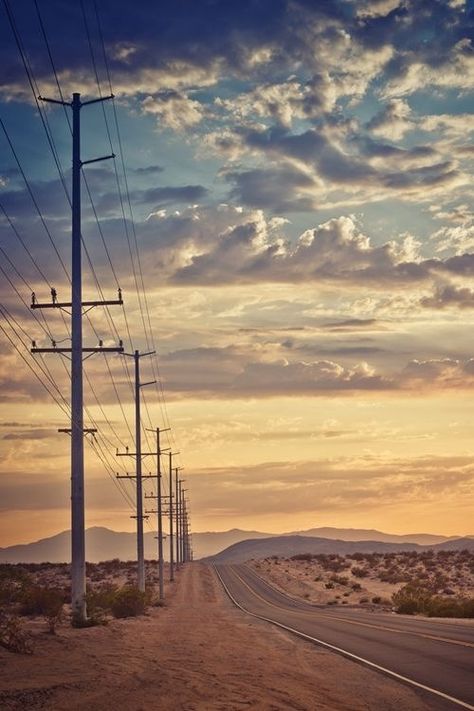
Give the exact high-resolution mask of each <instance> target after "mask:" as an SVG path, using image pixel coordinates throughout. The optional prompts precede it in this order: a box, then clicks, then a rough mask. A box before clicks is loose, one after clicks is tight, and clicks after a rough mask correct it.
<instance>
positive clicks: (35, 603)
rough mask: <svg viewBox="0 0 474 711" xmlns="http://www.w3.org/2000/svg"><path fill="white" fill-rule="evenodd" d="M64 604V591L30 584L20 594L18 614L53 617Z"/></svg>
mask: <svg viewBox="0 0 474 711" xmlns="http://www.w3.org/2000/svg"><path fill="white" fill-rule="evenodd" d="M63 605H64V592H63V591H62V590H58V589H56V588H46V587H41V586H40V585H31V586H29V587H27V588H25V590H24V591H23V593H22V595H21V606H20V614H22V615H44V616H45V617H55V616H57V615H59V614H60V611H61V610H62V607H63Z"/></svg>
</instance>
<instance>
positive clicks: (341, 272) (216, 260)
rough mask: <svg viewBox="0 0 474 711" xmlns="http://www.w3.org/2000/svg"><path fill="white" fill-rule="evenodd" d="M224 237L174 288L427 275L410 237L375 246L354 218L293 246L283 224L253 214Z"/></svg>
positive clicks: (182, 272) (325, 226)
mask: <svg viewBox="0 0 474 711" xmlns="http://www.w3.org/2000/svg"><path fill="white" fill-rule="evenodd" d="M244 219H245V221H240V220H239V223H238V224H235V225H233V226H229V227H228V229H227V230H226V231H225V232H223V233H221V235H220V236H219V239H218V241H217V242H216V243H215V244H214V245H213V247H212V249H211V250H207V251H204V250H203V253H201V254H198V255H197V256H195V257H192V258H191V259H190V263H189V264H188V265H186V266H184V267H182V268H180V269H178V270H177V271H176V272H175V274H174V276H173V277H172V280H173V281H174V282H176V283H192V282H201V283H202V282H206V283H225V282H228V281H229V279H230V280H232V281H234V282H237V283H238V282H244V283H245V282H249V281H254V280H260V281H264V280H269V281H291V282H300V281H313V280H319V281H320V280H329V281H338V280H345V281H347V282H359V283H362V282H365V283H371V284H375V283H380V284H382V283H384V284H386V283H387V280H390V281H393V282H395V283H396V282H400V283H407V282H412V281H420V280H423V279H425V278H427V276H428V270H427V268H426V266H425V265H424V264H423V263H422V262H421V260H420V261H414V260H413V254H412V253H413V247H412V243H411V241H410V239H409V238H407V239H405V240H404V242H402V243H401V244H398V243H395V242H390V243H386V244H384V245H382V246H381V247H373V246H372V245H371V244H370V240H369V238H368V237H367V236H365V235H364V234H363V233H362V232H360V230H359V229H358V227H357V225H356V223H355V222H354V221H353V220H352V219H351V218H350V217H340V218H333V219H331V220H328V221H327V222H325V223H322V224H320V225H319V226H318V227H316V228H313V229H310V230H306V231H305V232H303V234H302V235H301V236H300V237H299V239H298V241H297V243H296V245H295V246H294V247H290V246H289V245H288V244H287V242H286V240H285V239H284V238H283V237H282V236H281V226H282V225H281V223H279V222H272V221H269V222H267V221H266V220H265V218H264V216H263V214H262V213H260V212H257V211H255V212H254V213H251V214H250V215H248V216H247V217H246V218H244Z"/></svg>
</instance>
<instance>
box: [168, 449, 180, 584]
mask: <svg viewBox="0 0 474 711" xmlns="http://www.w3.org/2000/svg"><path fill="white" fill-rule="evenodd" d="M175 454H179V452H169V453H168V464H169V482H170V494H169V516H170V580H171V581H173V580H174V551H173V545H174V543H173V457H174V456H175Z"/></svg>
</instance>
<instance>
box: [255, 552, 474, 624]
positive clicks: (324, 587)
mask: <svg viewBox="0 0 474 711" xmlns="http://www.w3.org/2000/svg"><path fill="white" fill-rule="evenodd" d="M248 565H249V566H250V567H251V568H252V569H253V570H254V571H255V572H256V573H258V574H259V575H260V576H261V577H263V578H265V579H267V580H268V582H270V583H271V584H272V585H273V586H274V587H276V588H277V589H279V590H281V591H282V592H285V593H287V594H289V595H291V596H294V597H297V598H302V599H304V600H307V601H308V602H311V603H315V604H318V605H348V606H351V607H352V606H364V607H372V608H376V609H379V610H380V609H387V610H391V609H393V608H394V607H396V605H394V597H393V596H394V595H395V596H396V594H397V593H398V592H399V591H400V590H401V589H406V586H410V587H411V588H415V589H417V590H421V591H426V593H427V594H428V595H430V596H431V597H434V598H436V600H439V601H440V602H441V603H442V605H443V607H444V608H445V609H446V610H449V609H450V608H451V607H452V603H453V602H456V601H464V602H466V603H467V601H472V600H473V597H474V553H472V552H470V551H439V552H437V553H435V552H431V551H429V552H423V553H416V552H409V553H354V554H351V555H339V554H316V555H310V554H307V555H306V554H301V555H295V556H292V557H290V558H280V557H277V556H272V557H270V558H265V559H263V560H252V561H249V562H248ZM396 600H397V597H395V601H396ZM471 607H472V610H471V613H472V614H470V615H463V616H466V617H468V616H470V617H474V605H471ZM416 611H417V610H414V612H416ZM447 616H454V617H456V616H458V615H456V614H452V615H447Z"/></svg>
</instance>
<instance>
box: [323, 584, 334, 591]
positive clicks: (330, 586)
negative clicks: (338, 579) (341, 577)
mask: <svg viewBox="0 0 474 711" xmlns="http://www.w3.org/2000/svg"><path fill="white" fill-rule="evenodd" d="M324 587H325V588H326V590H332V589H333V588H334V583H326V584H325V586H324Z"/></svg>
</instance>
